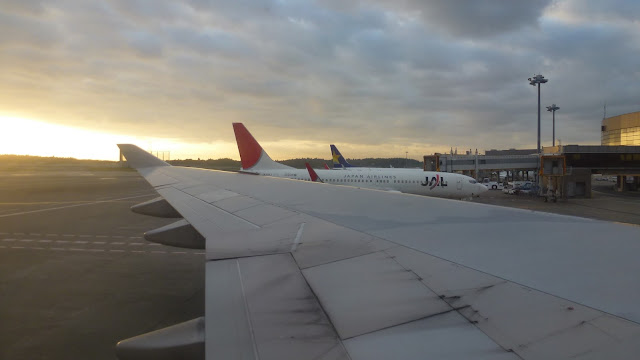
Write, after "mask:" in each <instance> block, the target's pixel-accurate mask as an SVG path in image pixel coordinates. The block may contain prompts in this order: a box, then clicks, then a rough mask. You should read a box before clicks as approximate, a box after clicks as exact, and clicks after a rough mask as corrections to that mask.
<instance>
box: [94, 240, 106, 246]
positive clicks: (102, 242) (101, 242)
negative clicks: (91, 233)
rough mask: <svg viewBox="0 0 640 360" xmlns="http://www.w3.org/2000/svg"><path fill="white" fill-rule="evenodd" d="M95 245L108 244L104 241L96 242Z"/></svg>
mask: <svg viewBox="0 0 640 360" xmlns="http://www.w3.org/2000/svg"><path fill="white" fill-rule="evenodd" d="M93 243H94V244H100V245H102V244H106V242H104V241H94V242H93Z"/></svg>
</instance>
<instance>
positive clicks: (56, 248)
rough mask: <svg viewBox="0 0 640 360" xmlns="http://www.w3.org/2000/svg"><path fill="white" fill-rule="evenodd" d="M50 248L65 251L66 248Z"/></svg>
mask: <svg viewBox="0 0 640 360" xmlns="http://www.w3.org/2000/svg"><path fill="white" fill-rule="evenodd" d="M49 249H51V250H59V251H64V249H63V248H49Z"/></svg>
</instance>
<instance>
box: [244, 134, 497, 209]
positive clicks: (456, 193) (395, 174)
mask: <svg viewBox="0 0 640 360" xmlns="http://www.w3.org/2000/svg"><path fill="white" fill-rule="evenodd" d="M233 130H234V132H235V135H236V142H237V143H238V150H239V152H240V160H241V163H242V170H241V172H245V173H252V174H258V175H267V176H274V177H283V178H288V179H296V180H311V179H310V177H309V173H308V171H307V170H305V169H295V168H292V167H290V166H287V165H284V164H280V163H277V162H275V161H273V160H272V159H271V157H269V155H268V154H267V153H266V151H264V149H263V148H262V146H260V144H259V143H258V142H257V141H256V139H255V138H254V137H253V135H251V133H250V132H249V130H247V128H246V127H245V126H244V125H243V124H242V123H234V124H233ZM336 150H337V149H336ZM317 172H318V175H319V176H320V177H321V178H322V179H323V181H324V182H325V183H329V184H337V185H347V186H357V187H361V188H370V189H378V190H388V191H400V192H404V193H408V194H416V195H426V196H435V197H445V198H454V199H464V198H471V197H474V196H479V195H480V194H482V193H484V192H486V191H487V188H486V187H485V186H483V185H481V184H479V183H478V182H477V181H476V180H475V179H473V178H471V177H468V176H465V175H460V174H452V173H441V172H431V171H418V170H415V169H385V171H380V169H372V168H358V167H352V168H350V170H349V171H333V170H318V171H317Z"/></svg>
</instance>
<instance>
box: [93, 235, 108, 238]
mask: <svg viewBox="0 0 640 360" xmlns="http://www.w3.org/2000/svg"><path fill="white" fill-rule="evenodd" d="M96 237H97V238H108V236H107V235H96Z"/></svg>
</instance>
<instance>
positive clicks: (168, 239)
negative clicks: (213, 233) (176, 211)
mask: <svg viewBox="0 0 640 360" xmlns="http://www.w3.org/2000/svg"><path fill="white" fill-rule="evenodd" d="M144 238H145V240H147V241H151V242H154V243H158V244H163V245H169V246H175V247H179V248H187V249H204V247H205V243H206V241H205V239H204V237H203V236H202V235H200V233H199V232H198V231H197V230H196V229H195V228H194V227H193V226H192V225H191V224H189V222H188V221H187V220H184V219H183V220H179V221H176V222H174V223H172V224H169V225H165V226H163V227H161V228H157V229H154V230H150V231H147V232H146V233H144Z"/></svg>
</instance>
